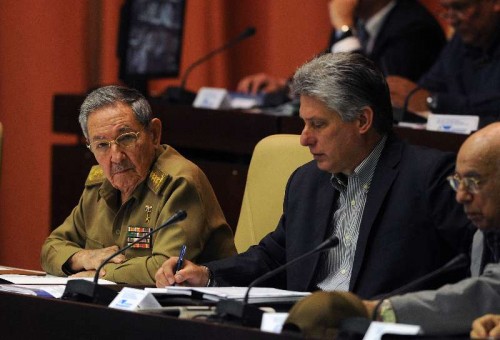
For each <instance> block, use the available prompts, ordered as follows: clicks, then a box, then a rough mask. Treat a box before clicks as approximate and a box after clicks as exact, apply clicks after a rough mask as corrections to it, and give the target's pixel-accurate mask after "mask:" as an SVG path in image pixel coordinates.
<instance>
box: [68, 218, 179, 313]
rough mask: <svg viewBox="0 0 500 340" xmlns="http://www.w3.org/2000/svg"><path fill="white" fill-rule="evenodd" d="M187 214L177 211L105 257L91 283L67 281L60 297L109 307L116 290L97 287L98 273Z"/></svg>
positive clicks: (76, 280) (77, 280)
mask: <svg viewBox="0 0 500 340" xmlns="http://www.w3.org/2000/svg"><path fill="white" fill-rule="evenodd" d="M186 216H187V213H186V212H185V211H184V210H179V211H177V212H176V213H175V214H173V215H172V216H171V217H170V218H169V219H168V220H167V221H166V222H165V223H163V224H162V225H161V226H159V227H158V228H156V229H154V230H152V231H150V232H149V233H147V234H146V235H144V236H142V237H140V238H138V239H137V240H135V241H134V242H132V243H130V244H129V245H127V246H126V247H123V248H121V249H119V250H118V251H117V252H115V253H113V254H112V255H111V256H109V257H107V258H106V259H105V260H104V261H102V263H101V264H100V265H99V267H97V269H96V272H95V275H94V279H93V281H88V280H83V279H75V280H68V282H67V283H66V288H65V289H64V293H63V295H62V297H61V298H62V299H63V300H72V301H79V302H87V303H97V304H100V305H109V304H110V303H111V301H113V299H114V298H115V296H116V295H117V292H116V290H114V289H111V288H109V287H105V286H102V285H99V283H98V281H99V272H100V271H101V269H102V268H103V267H104V265H105V264H106V263H108V261H109V260H111V259H112V258H113V257H115V256H116V255H118V254H121V253H123V252H124V251H125V250H127V249H129V248H130V247H132V246H133V245H134V244H137V243H138V242H140V241H142V240H144V239H145V238H148V237H150V236H151V235H153V234H154V233H156V232H158V231H160V230H162V229H163V228H165V227H167V226H169V225H171V224H173V223H176V222H179V221H182V220H184V219H185V218H186Z"/></svg>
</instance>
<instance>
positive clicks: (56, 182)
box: [51, 94, 466, 229]
mask: <svg viewBox="0 0 500 340" xmlns="http://www.w3.org/2000/svg"><path fill="white" fill-rule="evenodd" d="M84 98H85V97H84V96H83V95H81V94H57V95H55V96H54V98H53V127H52V130H53V132H55V133H65V134H73V135H76V136H79V137H80V138H79V139H78V140H79V142H78V143H77V144H72V145H68V144H64V145H63V144H53V145H52V181H51V182H52V192H51V196H52V197H51V214H52V215H51V226H52V228H55V227H57V226H58V225H60V224H61V223H62V222H63V221H64V219H65V218H66V217H67V216H68V215H69V213H70V212H71V210H72V209H73V207H74V206H75V205H76V204H77V203H78V199H79V197H80V195H81V193H82V190H83V183H84V182H85V179H86V177H87V175H88V172H89V169H90V167H91V166H92V165H94V164H96V161H95V159H94V156H93V155H92V153H91V152H90V151H88V150H87V148H86V147H85V141H84V140H83V137H81V136H82V133H81V129H80V126H79V124H78V112H79V107H80V105H81V104H82V102H83V100H84ZM149 102H150V103H151V107H152V109H153V113H154V115H155V116H156V117H158V118H160V120H161V121H162V137H161V142H162V143H167V144H169V145H171V146H173V147H174V148H175V149H177V150H178V151H179V152H181V153H182V154H183V155H184V156H185V157H186V158H188V159H190V160H192V161H193V162H194V163H196V164H197V165H198V166H199V167H200V168H201V169H202V170H203V171H204V172H205V174H206V175H207V177H208V179H209V181H210V183H211V184H212V186H213V188H214V191H215V193H216V195H217V198H218V200H219V203H220V205H221V207H222V210H223V211H224V214H225V216H226V219H227V221H228V223H229V225H230V226H231V227H233V229H235V228H236V225H237V222H238V217H239V213H240V207H241V202H242V199H243V192H244V189H245V183H246V177H247V172H248V166H249V163H250V159H251V156H252V152H253V149H254V147H255V145H256V144H257V143H258V142H259V141H260V140H261V139H263V138H264V137H267V136H269V135H273V134H279V133H289V134H299V133H300V132H301V130H302V127H303V123H302V121H301V119H300V118H299V117H298V116H277V115H273V114H266V113H255V112H254V111H250V110H209V109H200V108H194V107H192V106H189V105H178V104H171V103H168V102H165V101H164V100H162V99H160V98H150V99H149ZM394 131H395V133H396V134H397V135H399V136H400V137H401V138H402V139H405V140H407V141H409V142H410V143H413V144H418V145H423V146H428V147H433V148H437V149H441V150H445V151H452V152H456V151H457V150H458V148H459V147H460V145H461V144H462V142H463V141H464V140H465V138H466V136H465V135H459V134H453V133H442V132H434V131H425V130H418V129H412V128H405V127H398V126H396V127H395V128H394Z"/></svg>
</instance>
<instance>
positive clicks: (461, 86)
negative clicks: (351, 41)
mask: <svg viewBox="0 0 500 340" xmlns="http://www.w3.org/2000/svg"><path fill="white" fill-rule="evenodd" d="M440 3H441V6H442V8H443V12H442V16H443V18H444V19H446V20H447V22H448V23H449V25H450V26H451V27H453V29H454V30H455V34H454V35H453V37H452V38H451V40H450V41H449V42H448V44H447V45H446V47H445V48H444V49H443V51H442V53H441V55H440V56H439V58H438V59H437V61H436V63H435V64H434V65H433V66H432V68H431V69H430V70H429V71H428V72H426V73H425V74H423V76H422V77H421V78H420V79H419V80H418V82H415V80H412V79H407V78H409V77H404V76H402V75H397V76H391V77H388V79H387V82H388V84H389V87H390V89H391V99H392V103H393V106H394V107H397V108H402V107H404V106H405V103H408V105H407V108H408V110H409V111H411V112H413V113H415V114H417V115H418V116H421V117H424V118H427V117H428V115H429V114H430V113H438V114H439V113H441V114H456V115H478V116H479V117H480V126H484V125H487V124H489V123H491V122H493V121H497V120H500V81H499V79H500V0H486V1H483V0H440Z"/></svg>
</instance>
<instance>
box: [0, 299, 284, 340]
mask: <svg viewBox="0 0 500 340" xmlns="http://www.w3.org/2000/svg"><path fill="white" fill-rule="evenodd" d="M0 315H1V316H2V317H1V318H0V337H1V338H2V339H54V340H55V339H105V338H106V339H109V338H112V339H120V340H121V339H133V340H138V339H154V340H159V339H179V340H181V339H185V340H188V339H207V340H208V339H231V340H234V339H238V340H245V339H248V340H251V339H264V340H267V339H269V340H272V339H289V338H290V336H283V335H280V334H272V333H266V332H261V331H260V330H258V329H252V328H244V327H239V326H233V325H221V324H214V323H209V322H206V321H201V320H198V321H196V320H186V319H178V318H175V317H171V316H167V315H162V314H153V313H148V314H146V313H137V312H128V311H122V310H117V309H113V308H108V307H105V306H98V305H91V304H84V303H77V302H71V301H64V300H58V299H48V298H40V297H34V296H27V295H18V294H13V293H6V292H0Z"/></svg>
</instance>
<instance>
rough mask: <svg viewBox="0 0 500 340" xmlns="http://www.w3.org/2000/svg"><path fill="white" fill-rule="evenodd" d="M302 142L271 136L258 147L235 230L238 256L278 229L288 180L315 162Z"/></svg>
mask: <svg viewBox="0 0 500 340" xmlns="http://www.w3.org/2000/svg"><path fill="white" fill-rule="evenodd" d="M299 138H300V136H299V135H288V134H279V135H271V136H268V137H266V138H264V139H262V140H261V141H260V142H259V143H257V145H256V146H255V149H254V151H253V154H252V159H251V161H250V166H249V169H248V175H247V181H246V185H245V193H244V195H243V203H242V205H241V211H240V217H239V219H238V225H237V227H236V234H235V244H236V249H237V250H238V252H240V253H241V252H243V251H246V250H247V249H248V247H250V246H252V245H254V244H257V243H258V242H259V241H260V240H261V239H262V238H263V237H264V236H265V235H267V234H268V233H269V232H271V231H273V230H274V229H275V228H276V225H277V224H278V221H279V219H280V216H281V214H282V212H283V198H284V194H285V187H286V183H287V181H288V178H289V177H290V175H291V174H292V172H293V171H294V170H295V169H297V168H298V167H299V166H301V165H303V164H305V163H306V162H308V161H311V160H312V155H311V153H310V152H309V149H308V148H307V147H304V146H301V145H300V142H299Z"/></svg>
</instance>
